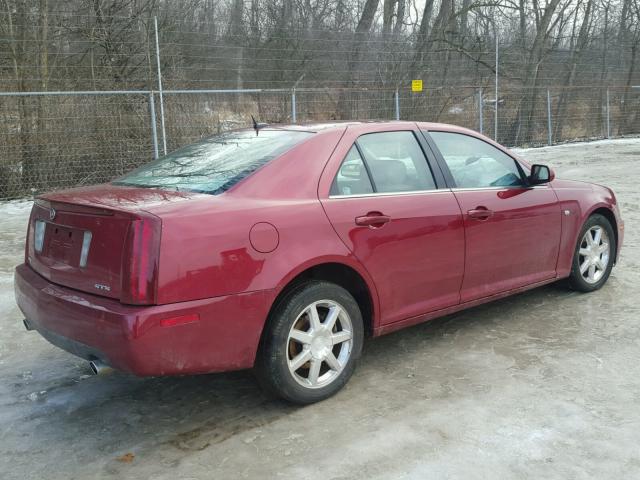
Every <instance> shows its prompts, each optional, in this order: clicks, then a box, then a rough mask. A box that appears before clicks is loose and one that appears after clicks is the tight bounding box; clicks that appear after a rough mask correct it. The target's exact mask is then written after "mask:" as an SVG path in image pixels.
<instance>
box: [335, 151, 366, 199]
mask: <svg viewBox="0 0 640 480" xmlns="http://www.w3.org/2000/svg"><path fill="white" fill-rule="evenodd" d="M363 193H373V187H372V185H371V180H369V174H368V173H367V169H366V168H365V166H364V162H363V161H362V158H361V157H360V153H359V152H358V149H357V148H356V146H355V145H354V146H353V147H351V150H349V153H347V156H346V157H345V158H344V160H343V161H342V165H340V170H338V175H336V178H335V179H334V180H333V184H332V185H331V193H330V194H331V195H362V194H363Z"/></svg>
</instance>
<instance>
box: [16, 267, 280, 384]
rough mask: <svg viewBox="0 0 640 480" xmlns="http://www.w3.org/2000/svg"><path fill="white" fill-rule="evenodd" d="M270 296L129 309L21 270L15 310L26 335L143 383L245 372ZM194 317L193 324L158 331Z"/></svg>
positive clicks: (247, 295)
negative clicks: (145, 380)
mask: <svg viewBox="0 0 640 480" xmlns="http://www.w3.org/2000/svg"><path fill="white" fill-rule="evenodd" d="M273 295H274V294H273V292H272V291H270V290H266V291H260V292H251V293H244V294H238V295H228V296H224V297H215V298H210V299H205V300H195V301H189V302H181V303H174V304H169V305H155V306H150V307H135V306H129V305H123V304H121V303H120V302H118V301H117V300H112V299H108V298H103V297H99V296H96V295H91V294H87V293H82V292H78V291H76V290H72V289H69V288H65V287H61V286H59V285H56V284H53V283H50V282H48V281H47V280H46V279H44V278H43V277H41V276H40V275H38V274H37V273H35V272H34V271H33V270H32V269H31V268H30V267H29V266H27V265H25V264H23V265H20V266H19V267H17V268H16V271H15V296H16V302H17V304H18V306H19V307H20V309H21V310H22V312H23V313H24V315H25V317H26V319H27V322H28V324H29V326H30V327H31V328H33V329H35V330H38V332H40V334H41V335H42V336H43V337H45V338H46V339H47V340H48V341H50V342H51V343H53V344H54V345H56V346H58V347H60V348H63V349H64V350H67V351H69V352H70V353H73V354H74V355H77V356H79V357H82V358H85V359H88V360H93V359H99V360H101V361H103V362H104V363H106V364H108V365H110V366H112V367H114V368H117V369H119V370H124V371H127V372H131V373H133V374H136V375H141V376H146V375H178V374H192V373H207V372H220V371H227V370H238V369H243V368H250V367H251V366H253V362H254V360H255V355H256V351H257V348H258V343H259V341H260V335H261V334H262V328H263V326H264V322H265V319H266V318H267V314H268V311H269V307H270V305H271V301H272V300H273ZM194 313H195V314H198V316H199V320H198V321H194V322H192V323H185V324H178V325H171V326H164V325H161V321H162V320H163V319H167V318H171V317H176V316H181V315H191V314H194Z"/></svg>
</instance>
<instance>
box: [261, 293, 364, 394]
mask: <svg viewBox="0 0 640 480" xmlns="http://www.w3.org/2000/svg"><path fill="white" fill-rule="evenodd" d="M363 338H364V328H363V323H362V315H361V313H360V308H359V307H358V304H357V302H356V301H355V300H354V298H353V296H351V294H350V293H349V292H348V291H347V290H345V289H344V288H342V287H340V286H338V285H335V284H333V283H328V282H322V281H311V282H307V283H304V284H302V285H299V286H297V287H296V288H294V289H293V290H291V291H290V292H289V293H287V294H286V295H285V296H284V297H283V298H282V299H281V301H279V302H278V304H277V305H276V306H275V307H274V310H273V312H272V314H271V316H270V318H269V322H268V324H267V326H266V330H265V333H264V336H263V339H262V342H261V345H260V349H259V352H258V357H257V359H256V368H255V371H256V375H257V377H258V380H259V382H260V384H261V385H262V386H263V388H265V389H266V390H267V391H268V392H270V393H272V394H274V395H276V396H278V397H281V398H284V399H286V400H289V401H290V402H293V403H297V404H309V403H314V402H318V401H320V400H324V399H326V398H328V397H330V396H331V395H333V394H335V393H336V392H338V391H339V390H340V389H341V388H342V387H343V386H344V385H345V384H346V383H347V381H348V380H349V378H350V377H351V375H352V374H353V371H354V369H355V364H356V360H357V359H358V358H359V356H360V353H361V352H362V343H363Z"/></svg>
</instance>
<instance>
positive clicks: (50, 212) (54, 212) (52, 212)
mask: <svg viewBox="0 0 640 480" xmlns="http://www.w3.org/2000/svg"><path fill="white" fill-rule="evenodd" d="M54 218H56V211H55V209H53V208H52V209H51V210H49V220H53V219H54Z"/></svg>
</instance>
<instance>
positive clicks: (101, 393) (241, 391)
mask: <svg viewBox="0 0 640 480" xmlns="http://www.w3.org/2000/svg"><path fill="white" fill-rule="evenodd" d="M574 295H577V294H575V293H571V292H568V291H567V290H564V289H562V288H559V287H557V286H555V285H551V286H547V287H543V288H539V289H536V290H533V291H530V292H526V293H523V294H520V295H517V296H514V297H510V298H506V299H502V300H499V301H496V302H493V303H491V304H487V305H483V306H479V307H475V308H473V309H469V310H466V311H464V312H460V313H457V314H454V315H450V316H447V317H443V318H439V319H435V320H432V321H430V322H427V323H424V324H420V325H417V326H414V327H411V328H408V329H405V330H402V331H399V332H396V333H393V334H390V335H387V336H385V337H381V338H379V339H375V340H369V341H368V342H366V345H365V351H364V354H363V357H362V359H361V361H360V365H359V368H358V369H357V370H356V373H355V378H354V379H352V381H353V380H356V379H357V378H358V377H360V380H361V381H365V380H364V379H366V378H367V377H371V378H372V379H373V380H375V379H376V378H380V377H379V376H380V375H384V374H386V373H385V372H389V374H392V373H393V371H395V370H401V369H402V368H403V362H407V359H409V361H415V359H416V358H417V359H418V360H419V361H420V360H421V359H420V357H419V354H420V352H422V351H424V350H425V349H429V348H436V347H437V346H438V343H439V342H442V341H443V337H445V336H448V335H451V334H453V335H457V334H463V335H468V334H469V333H470V332H467V330H470V329H480V330H483V329H486V328H488V327H490V326H495V325H496V324H498V325H499V326H500V328H503V329H506V330H507V331H509V330H511V331H515V330H516V329H517V328H519V326H520V325H515V326H512V327H510V326H509V322H513V321H514V320H515V321H517V320H518V316H519V315H526V314H528V313H529V312H530V310H531V308H532V306H534V307H535V308H538V310H542V311H546V310H549V311H550V310H551V309H554V310H557V309H560V308H562V304H563V303H564V302H568V301H571V298H572V297H573V296H574ZM541 306H542V307H541ZM471 333H475V332H471ZM47 355H51V351H47V352H46V353H43V354H42V355H41V356H42V357H45V356H47ZM59 355H64V353H63V352H59ZM416 355H417V356H416ZM40 361H46V358H41V359H38V358H34V362H35V363H39V362H40ZM414 363H415V362H414ZM418 363H419V362H418ZM381 365H383V366H384V368H383V369H382V370H383V371H382V372H381V369H380V366H381ZM70 370H71V371H66V372H65V371H51V370H49V372H48V374H47V376H46V378H43V379H42V381H40V382H35V383H36V384H38V389H42V392H45V393H43V394H42V395H40V394H39V393H38V394H37V395H36V398H35V399H34V398H31V399H30V401H31V402H32V407H31V408H28V409H24V408H23V409H22V410H23V412H22V413H23V414H26V417H23V418H22V419H21V420H22V421H23V422H28V421H29V420H35V421H37V423H38V425H39V427H38V428H37V430H35V431H34V429H33V425H31V427H30V428H29V427H21V426H19V425H17V422H16V428H18V429H21V428H24V429H25V432H24V434H25V435H32V436H33V437H34V438H33V439H32V441H31V444H32V447H33V448H36V449H38V448H47V445H48V444H50V442H53V441H60V438H61V437H66V438H73V439H74V442H76V443H77V441H78V439H83V440H86V441H84V442H81V443H82V444H83V446H82V447H80V449H79V450H80V451H78V452H77V455H78V456H79V457H83V456H84V455H85V454H86V455H89V454H90V450H91V449H95V448H99V449H101V454H104V455H107V456H109V455H114V456H115V455H117V454H119V453H122V451H124V450H128V449H133V448H135V449H137V451H140V450H151V449H156V448H158V447H162V446H171V447H173V448H175V449H177V450H178V451H181V452H188V451H199V450H203V449H205V448H207V447H208V446H210V445H213V444H216V443H219V442H222V441H224V440H226V439H228V438H229V437H231V436H234V435H238V434H242V433H243V432H246V431H248V430H251V429H254V428H256V427H261V426H265V425H268V424H270V423H272V422H274V421H276V420H278V419H280V418H282V417H284V416H286V415H290V414H292V413H293V412H296V411H298V410H299V409H300V408H303V407H297V406H294V405H291V404H288V403H286V402H283V401H280V400H278V399H273V398H269V397H268V396H267V395H265V394H264V393H263V392H262V391H261V390H260V388H259V386H258V385H257V383H256V381H255V379H254V377H253V375H252V374H251V372H249V371H243V372H232V373H224V374H209V375H198V376H187V377H164V378H137V377H134V376H131V375H126V374H123V373H118V372H113V373H110V374H106V375H100V376H87V374H88V373H89V370H88V366H86V365H85V364H84V363H80V361H78V362H76V363H73V364H72V366H71V369H70ZM69 374H70V375H69ZM382 378H384V377H382ZM358 383H361V382H356V385H355V386H353V385H352V386H351V387H349V395H351V396H352V397H353V396H356V397H357V396H358V391H357V388H358ZM30 388H33V385H31V387H30ZM374 388H375V386H374ZM354 389H355V390H354ZM18 391H22V395H25V394H26V392H27V390H24V388H21V387H20V385H16V392H18ZM362 395H366V393H364V392H363V393H362ZM19 396H20V395H19ZM340 397H341V395H340V394H339V395H338V396H336V397H334V398H333V399H331V400H329V402H340V401H341V400H340ZM23 398H24V397H23ZM24 410H26V412H25V411H24ZM61 432H62V433H61ZM96 432H98V435H96ZM18 433H19V432H18ZM123 449H124V450H123ZM82 450H86V451H84V452H83V451H82Z"/></svg>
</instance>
